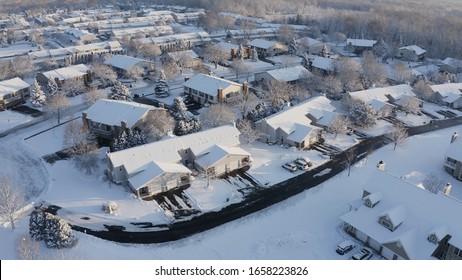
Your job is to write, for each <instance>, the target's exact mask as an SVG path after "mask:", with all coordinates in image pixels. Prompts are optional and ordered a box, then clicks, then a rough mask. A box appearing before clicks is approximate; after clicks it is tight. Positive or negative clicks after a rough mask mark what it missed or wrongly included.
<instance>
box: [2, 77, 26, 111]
mask: <svg viewBox="0 0 462 280" xmlns="http://www.w3.org/2000/svg"><path fill="white" fill-rule="evenodd" d="M29 87H30V85H29V84H28V83H26V82H24V81H23V80H21V79H20V78H17V77H16V78H13V79H10V80H6V81H1V82H0V110H4V109H7V108H10V107H12V106H15V105H18V104H21V103H23V102H25V99H26V97H28V96H29V95H30V91H29Z"/></svg>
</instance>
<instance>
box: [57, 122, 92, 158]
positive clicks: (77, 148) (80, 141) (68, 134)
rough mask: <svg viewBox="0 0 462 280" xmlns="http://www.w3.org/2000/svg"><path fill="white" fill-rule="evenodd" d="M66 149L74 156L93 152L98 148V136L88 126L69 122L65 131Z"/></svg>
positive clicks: (64, 144)
mask: <svg viewBox="0 0 462 280" xmlns="http://www.w3.org/2000/svg"><path fill="white" fill-rule="evenodd" d="M63 142H64V143H63V146H64V148H65V149H66V150H67V151H68V152H69V153H70V154H72V155H80V154H85V153H88V152H91V151H93V150H95V149H96V148H97V147H98V143H97V141H96V136H95V135H94V134H93V133H91V132H90V130H89V129H88V127H87V126H86V125H82V124H81V123H80V122H75V121H73V122H69V123H68V124H67V125H66V127H65V129H64V140H63Z"/></svg>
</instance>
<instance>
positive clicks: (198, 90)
mask: <svg viewBox="0 0 462 280" xmlns="http://www.w3.org/2000/svg"><path fill="white" fill-rule="evenodd" d="M183 88H184V94H185V95H189V96H191V98H192V99H193V100H194V101H196V102H198V103H200V104H206V103H209V104H216V103H219V102H221V101H224V100H226V99H228V98H231V97H234V96H236V95H239V94H242V93H243V92H244V91H246V90H248V86H247V84H243V85H241V84H238V83H235V82H232V81H229V80H226V79H222V78H219V77H215V76H211V75H205V74H197V75H195V76H194V77H192V78H191V79H189V80H187V81H186V82H184V83H183Z"/></svg>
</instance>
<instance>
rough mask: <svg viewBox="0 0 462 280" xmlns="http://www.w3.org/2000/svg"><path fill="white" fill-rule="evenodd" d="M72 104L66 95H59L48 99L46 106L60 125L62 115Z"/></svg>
mask: <svg viewBox="0 0 462 280" xmlns="http://www.w3.org/2000/svg"><path fill="white" fill-rule="evenodd" d="M70 104H71V103H70V102H69V99H68V98H67V97H66V96H65V95H64V94H61V93H57V94H55V95H52V96H50V97H49V98H48V99H47V101H46V103H45V106H46V107H47V109H48V112H49V113H51V114H52V115H54V116H55V117H56V119H57V120H58V124H61V115H62V113H63V111H65V110H66V109H67V108H68V107H69V105H70Z"/></svg>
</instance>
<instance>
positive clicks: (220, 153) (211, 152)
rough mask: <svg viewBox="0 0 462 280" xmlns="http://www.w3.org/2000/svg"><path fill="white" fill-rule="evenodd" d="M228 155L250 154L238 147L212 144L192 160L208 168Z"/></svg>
mask: <svg viewBox="0 0 462 280" xmlns="http://www.w3.org/2000/svg"><path fill="white" fill-rule="evenodd" d="M229 155H238V156H250V154H249V153H248V152H247V151H245V150H244V149H242V148H239V147H226V146H222V145H213V146H212V147H210V148H208V149H207V150H205V151H203V152H202V154H201V155H199V156H198V158H197V159H196V160H195V161H194V162H195V163H196V164H198V165H199V166H202V167H203V168H208V167H211V166H213V165H215V164H216V163H217V162H219V161H220V160H222V159H224V158H225V157H227V156H229ZM196 156H197V155H196Z"/></svg>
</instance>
